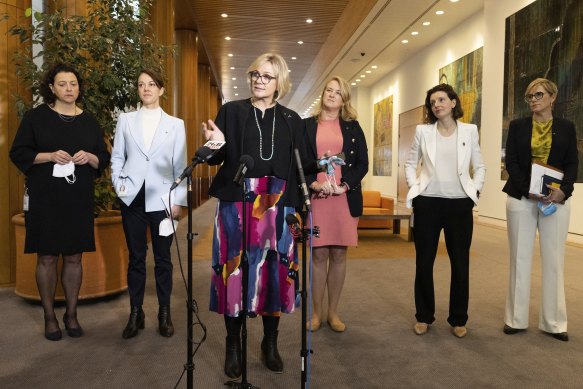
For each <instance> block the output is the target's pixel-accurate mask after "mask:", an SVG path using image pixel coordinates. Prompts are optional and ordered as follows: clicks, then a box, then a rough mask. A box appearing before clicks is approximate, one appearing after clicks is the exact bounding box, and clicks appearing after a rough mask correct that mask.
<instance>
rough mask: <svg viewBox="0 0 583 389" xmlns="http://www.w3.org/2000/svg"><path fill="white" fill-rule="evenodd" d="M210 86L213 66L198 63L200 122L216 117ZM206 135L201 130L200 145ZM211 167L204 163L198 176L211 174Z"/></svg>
mask: <svg viewBox="0 0 583 389" xmlns="http://www.w3.org/2000/svg"><path fill="white" fill-rule="evenodd" d="M210 88H211V68H210V66H208V65H203V64H198V104H197V105H196V112H197V115H196V116H197V118H198V119H199V123H202V122H203V121H204V122H206V121H207V120H209V119H212V120H214V119H215V117H214V116H213V117H211V116H210ZM204 141H205V139H204V136H203V135H202V133H201V132H200V131H199V136H198V146H197V147H200V146H202V145H203V144H204ZM210 171H211V169H210V167H209V166H208V165H202V166H200V167H198V168H197V176H199V177H207V176H210V175H211V173H210Z"/></svg>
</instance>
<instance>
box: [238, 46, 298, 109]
mask: <svg viewBox="0 0 583 389" xmlns="http://www.w3.org/2000/svg"><path fill="white" fill-rule="evenodd" d="M265 62H269V63H271V65H272V66H273V73H274V74H273V75H274V76H275V81H276V82H277V86H276V89H275V95H274V97H273V99H274V100H279V99H282V98H283V97H284V96H285V95H286V94H287V92H289V91H290V89H291V82H290V80H289V68H288V67H287V63H286V62H285V59H283V57H282V56H281V55H279V54H274V53H265V54H261V55H260V56H259V57H257V58H256V59H255V61H253V63H252V64H251V65H249V68H247V84H249V91H252V88H253V85H252V83H251V73H253V72H254V71H256V70H257V69H259V67H260V66H261V65H263V64H264V63H265Z"/></svg>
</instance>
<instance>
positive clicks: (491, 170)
mask: <svg viewBox="0 0 583 389" xmlns="http://www.w3.org/2000/svg"><path fill="white" fill-rule="evenodd" d="M533 1H534V0H507V1H500V0H485V2H484V9H483V10H482V11H481V12H478V13H477V14H475V15H474V16H472V17H470V18H468V19H467V20H466V21H465V22H464V23H462V24H459V25H457V26H455V27H454V28H453V29H452V30H451V31H450V32H448V33H447V34H446V35H444V36H442V37H440V38H438V39H437V40H436V41H435V42H434V43H433V44H432V45H431V46H430V47H429V48H427V49H425V50H423V51H421V52H419V53H417V54H416V55H415V56H414V57H412V58H411V59H409V60H408V61H407V62H405V63H403V64H402V65H401V66H400V67H399V68H397V69H396V70H394V71H393V72H391V73H389V74H388V75H387V76H385V77H384V78H383V79H381V80H380V81H379V82H378V83H377V84H375V85H374V86H372V87H370V88H358V89H356V90H355V91H354V92H353V93H354V96H355V105H356V107H357V109H358V112H359V113H360V118H359V119H360V122H361V124H362V127H363V129H364V130H365V133H366V134H367V142H368V145H369V158H370V159H371V167H372V149H373V145H372V133H373V127H372V124H373V105H374V104H375V103H377V102H379V101H380V100H382V99H384V98H386V97H388V96H390V95H393V104H394V105H393V110H394V111H393V112H394V116H393V166H392V176H391V177H378V176H377V177H375V176H373V175H372V172H370V173H369V174H368V176H367V177H366V179H365V181H364V185H363V186H364V187H365V188H366V189H374V190H379V191H381V193H383V194H384V195H388V196H391V197H394V198H396V197H397V162H398V143H399V142H398V135H399V134H398V128H399V127H398V126H399V114H400V113H402V112H406V111H408V110H410V109H413V108H416V107H418V106H420V105H422V104H423V102H424V100H425V93H426V91H427V90H428V89H429V88H431V87H433V86H434V85H436V84H437V83H438V82H439V79H438V71H439V68H441V67H443V66H445V65H447V64H449V63H451V62H453V61H454V60H456V59H458V58H461V57H463V56H464V55H466V54H468V53H470V52H472V51H474V50H476V49H478V48H480V47H482V46H483V47H484V68H483V79H482V129H481V148H482V154H483V156H484V160H485V163H486V166H487V168H488V171H487V173H486V182H485V186H484V190H483V192H482V196H481V198H480V204H479V207H478V212H479V216H480V217H484V218H487V220H489V221H490V222H492V223H495V224H501V225H505V220H506V194H505V193H503V192H502V187H503V186H504V181H502V180H501V179H500V158H501V146H502V143H501V142H502V108H503V107H502V96H503V82H504V72H503V69H504V36H505V31H504V30H505V20H506V18H507V17H508V16H510V15H512V14H513V13H515V12H517V11H518V10H520V9H522V8H524V7H525V6H527V5H528V4H530V3H532V2H533ZM365 95H366V96H365ZM581 214H583V185H582V184H576V185H575V194H574V196H573V198H572V204H571V215H572V217H571V225H570V228H569V231H570V232H571V233H574V234H578V235H582V234H583V219H580V220H577V218H575V217H574V215H581ZM570 240H574V241H577V242H579V241H580V242H583V237H581V236H573V235H571V236H570Z"/></svg>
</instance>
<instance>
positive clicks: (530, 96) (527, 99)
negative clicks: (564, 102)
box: [524, 92, 545, 103]
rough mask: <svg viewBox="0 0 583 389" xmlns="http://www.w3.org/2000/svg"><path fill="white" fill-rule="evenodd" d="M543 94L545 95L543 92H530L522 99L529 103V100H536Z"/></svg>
mask: <svg viewBox="0 0 583 389" xmlns="http://www.w3.org/2000/svg"><path fill="white" fill-rule="evenodd" d="M544 95H545V92H536V93H532V94H529V95H525V96H524V101H526V102H527V103H530V102H531V101H538V100H540V99H542V98H543V96H544Z"/></svg>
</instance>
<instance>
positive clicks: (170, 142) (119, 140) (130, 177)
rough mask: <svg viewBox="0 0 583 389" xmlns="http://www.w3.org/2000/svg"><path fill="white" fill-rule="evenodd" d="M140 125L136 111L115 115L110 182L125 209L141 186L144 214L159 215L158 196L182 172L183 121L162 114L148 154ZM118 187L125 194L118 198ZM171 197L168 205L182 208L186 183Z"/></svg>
mask: <svg viewBox="0 0 583 389" xmlns="http://www.w3.org/2000/svg"><path fill="white" fill-rule="evenodd" d="M141 123H142V117H141V113H140V111H134V112H127V113H122V114H120V115H119V118H118V120H117V126H116V129H115V138H114V143H113V149H112V151H111V179H112V182H113V186H114V188H115V192H116V193H117V195H118V196H119V198H120V200H121V201H123V202H124V203H125V204H126V205H128V206H129V205H130V204H131V203H132V201H134V199H135V198H136V195H137V194H138V192H139V191H140V189H141V188H142V185H143V184H144V182H145V183H146V188H145V189H146V212H153V211H163V210H164V203H163V201H162V196H163V195H166V196H167V194H168V191H169V190H170V186H171V185H172V183H173V182H174V181H175V180H176V178H178V177H179V176H180V174H182V172H183V171H184V169H185V168H186V131H185V129H184V121H183V120H181V119H178V118H175V117H173V116H170V115H168V114H167V113H166V112H164V111H162V117H161V119H160V124H159V125H158V128H157V129H156V132H155V133H154V138H153V139H152V145H151V147H150V150H148V151H146V149H145V147H144V141H143V138H144V137H143V136H142V132H143V130H142V124H141ZM122 185H124V186H125V188H126V194H125V195H122V196H120V188H121V186H122ZM173 197H174V198H173V204H172V205H182V206H186V180H184V181H183V182H182V183H181V184H180V185H179V186H178V187H177V188H176V189H175V192H174V196H173ZM165 198H166V197H165ZM166 201H167V200H166Z"/></svg>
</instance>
